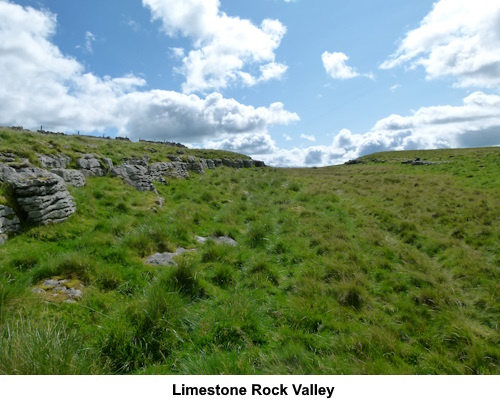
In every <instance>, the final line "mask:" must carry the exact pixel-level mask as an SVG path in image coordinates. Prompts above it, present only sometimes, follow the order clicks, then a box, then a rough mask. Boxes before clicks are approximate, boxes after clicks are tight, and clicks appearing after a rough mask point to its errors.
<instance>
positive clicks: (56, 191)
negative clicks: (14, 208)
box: [0, 168, 76, 224]
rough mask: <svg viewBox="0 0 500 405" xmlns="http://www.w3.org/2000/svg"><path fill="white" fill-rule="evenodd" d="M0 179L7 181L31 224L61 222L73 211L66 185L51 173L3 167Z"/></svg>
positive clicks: (74, 206)
mask: <svg viewBox="0 0 500 405" xmlns="http://www.w3.org/2000/svg"><path fill="white" fill-rule="evenodd" d="M9 169H11V170H13V169H12V168H9ZM0 180H2V181H5V182H7V183H9V184H10V186H11V187H12V189H13V192H14V196H15V198H16V200H17V203H18V204H19V207H20V208H21V209H22V210H23V211H24V212H25V213H26V216H27V220H28V221H30V222H32V223H35V224H48V223H55V222H62V221H64V220H66V219H67V218H68V217H69V216H70V215H71V214H73V213H74V212H75V211H76V204H75V201H74V199H73V197H72V196H71V195H70V194H69V192H68V190H67V188H66V184H65V183H64V181H63V179H62V178H61V177H59V176H57V175H56V174H54V173H51V172H48V171H46V170H43V169H38V168H23V169H20V170H18V171H16V170H13V172H12V171H8V170H4V171H3V178H2V179H0Z"/></svg>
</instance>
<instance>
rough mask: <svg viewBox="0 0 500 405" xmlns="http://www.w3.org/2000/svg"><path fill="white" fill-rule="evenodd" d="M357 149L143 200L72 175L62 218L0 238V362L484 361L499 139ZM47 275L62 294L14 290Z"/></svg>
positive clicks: (32, 368)
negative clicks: (74, 297)
mask: <svg viewBox="0 0 500 405" xmlns="http://www.w3.org/2000/svg"><path fill="white" fill-rule="evenodd" d="M34 139H35V138H34ZM44 139H45V138H44ZM64 139H66V138H64ZM12 141H13V142H14V138H12ZM86 141H87V139H86ZM0 142H1V145H2V148H3V149H2V150H5V149H9V150H14V149H16V148H17V147H18V146H16V143H11V144H8V147H7V146H6V144H5V140H4V139H2V141H0ZM33 142H34V140H33ZM61 142H62V141H61ZM78 142H80V141H78ZM89 142H90V140H89ZM98 142H101V140H99V141H96V144H97V143H98ZM102 142H104V141H102ZM106 142H108V141H106ZM122 144H125V143H122ZM122 144H120V145H122ZM99 145H100V144H99ZM126 145H127V147H130V148H132V147H134V148H140V147H142V145H139V146H134V144H131V146H130V145H129V144H128V143H126ZM146 145H147V146H148V147H151V145H149V144H146ZM19 147H21V146H19ZM120 147H121V146H120ZM153 147H154V148H155V149H156V145H153ZM110 148H111V147H110ZM113 148H116V150H115V152H114V153H116V154H117V155H119V154H120V153H123V154H125V153H129V152H130V151H129V150H127V151H123V152H120V151H119V147H117V146H113ZM158 149H159V148H158ZM98 150H99V151H100V152H101V149H98ZM63 152H64V151H63ZM136 152H137V153H139V152H140V150H139V149H137V151H136ZM102 153H103V155H106V154H107V153H108V152H107V150H106V148H103V150H102ZM416 156H418V157H420V158H421V159H422V160H432V161H436V162H443V163H442V164H436V165H431V166H411V165H402V164H401V160H404V159H412V158H415V157H416ZM114 159H115V158H114ZM362 160H364V161H365V162H366V164H359V165H348V166H347V165H346V166H335V167H327V168H318V169H272V168H266V169H244V170H234V169H230V168H224V167H223V168H218V169H216V170H213V171H208V172H207V173H206V174H204V175H192V176H191V179H189V180H177V179H171V180H169V183H168V184H157V185H156V187H157V189H158V192H159V194H160V196H161V197H163V198H165V202H164V206H163V208H158V210H157V212H156V213H155V212H154V211H152V210H151V207H154V206H155V200H156V196H155V195H154V194H153V193H148V192H145V193H141V192H138V191H136V190H134V189H133V188H131V187H129V186H125V185H123V183H122V182H121V181H120V180H119V179H116V178H109V177H104V178H89V179H87V180H88V182H87V185H86V186H85V187H84V188H81V189H74V188H72V189H71V190H70V191H71V193H72V194H73V196H74V197H75V200H76V202H77V206H78V211H77V213H76V214H75V215H74V216H72V217H71V218H70V219H69V220H68V221H66V222H64V223H61V224H57V225H49V226H44V227H36V228H26V229H24V230H23V232H22V233H21V234H19V235H18V236H15V237H12V238H11V239H9V240H8V241H7V243H6V244H4V245H3V246H1V247H0V327H1V332H0V373H5V374H52V373H56V374H66V373H67V374H111V373H119V374H160V373H161V374H499V373H500V349H499V348H500V333H499V320H500V304H499V303H500V293H499V291H500V289H499V288H498V286H499V279H500V255H499V253H498V246H500V223H499V220H500V204H499V202H500V179H499V177H498V173H500V149H499V148H484V149H464V150H440V151H418V152H407V151H406V152H385V153H379V154H375V155H371V156H367V157H364V158H363V159H362ZM375 160H376V161H375ZM382 160H385V163H381V161H382ZM196 235H201V236H221V235H227V236H230V237H232V238H233V239H235V240H236V241H237V242H238V246H236V247H230V246H226V245H217V244H215V243H213V242H212V241H208V242H207V243H206V244H199V243H197V242H196V239H195V236H196ZM178 247H184V248H187V249H194V248H196V249H197V250H196V252H192V253H188V254H185V255H183V256H178V257H177V258H176V260H177V261H178V264H179V265H178V267H175V268H174V267H161V266H160V267H154V266H149V265H146V264H145V262H144V258H145V257H147V256H148V255H150V254H152V253H155V252H157V251H175V250H176V249H177V248H178ZM63 276H64V277H67V278H74V279H78V280H81V281H82V282H83V283H84V285H85V290H84V294H83V297H82V299H81V300H80V301H78V302H77V303H73V304H69V303H56V302H48V301H44V300H43V299H42V298H41V297H40V296H39V295H38V294H36V293H34V292H33V291H32V288H33V287H34V286H35V285H37V283H38V282H39V281H40V280H42V279H44V278H46V277H63Z"/></svg>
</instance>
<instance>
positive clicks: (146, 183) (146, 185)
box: [111, 164, 156, 191]
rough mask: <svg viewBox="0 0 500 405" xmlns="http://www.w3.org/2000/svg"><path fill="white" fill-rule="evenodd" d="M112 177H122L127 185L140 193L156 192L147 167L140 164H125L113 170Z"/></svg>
mask: <svg viewBox="0 0 500 405" xmlns="http://www.w3.org/2000/svg"><path fill="white" fill-rule="evenodd" d="M111 175H112V176H117V177H120V178H121V179H122V180H123V181H125V183H127V184H130V185H131V186H132V187H134V188H136V189H137V190H139V191H155V190H156V189H155V186H154V185H153V183H152V177H151V175H150V174H149V170H148V167H147V166H143V165H140V164H123V165H120V166H117V167H113V168H112V169H111Z"/></svg>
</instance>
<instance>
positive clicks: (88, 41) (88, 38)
mask: <svg viewBox="0 0 500 405" xmlns="http://www.w3.org/2000/svg"><path fill="white" fill-rule="evenodd" d="M95 40H96V39H95V35H94V34H92V33H91V32H90V31H87V32H86V33H85V51H87V53H93V52H94V49H93V48H92V43H93V42H95Z"/></svg>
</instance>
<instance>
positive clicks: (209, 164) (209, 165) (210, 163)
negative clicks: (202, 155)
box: [206, 159, 215, 170]
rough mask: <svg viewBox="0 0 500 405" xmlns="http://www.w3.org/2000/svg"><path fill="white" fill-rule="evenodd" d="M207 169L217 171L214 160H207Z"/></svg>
mask: <svg viewBox="0 0 500 405" xmlns="http://www.w3.org/2000/svg"><path fill="white" fill-rule="evenodd" d="M206 162H207V168H208V169H210V170H213V169H215V162H214V161H213V160H212V159H206Z"/></svg>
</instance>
